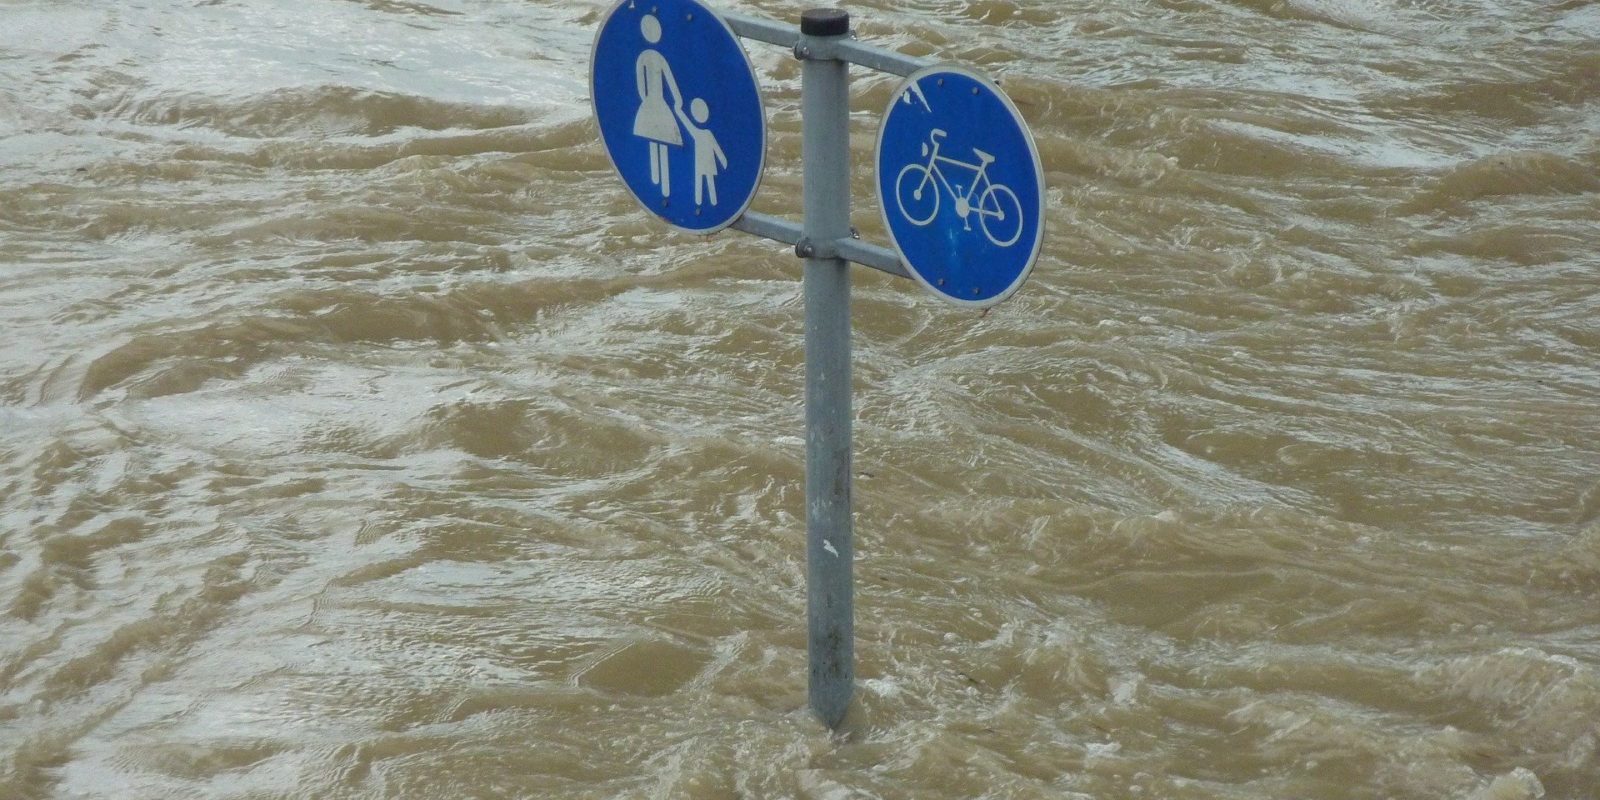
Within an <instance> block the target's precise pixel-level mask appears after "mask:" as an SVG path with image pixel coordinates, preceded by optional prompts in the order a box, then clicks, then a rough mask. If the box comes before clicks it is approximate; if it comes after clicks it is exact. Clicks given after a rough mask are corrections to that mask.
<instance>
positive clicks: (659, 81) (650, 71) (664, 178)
mask: <svg viewBox="0 0 1600 800" xmlns="http://www.w3.org/2000/svg"><path fill="white" fill-rule="evenodd" d="M639 32H640V33H641V34H643V35H644V40H645V41H646V42H649V43H650V44H660V42H661V20H658V19H656V17H655V15H654V14H646V15H644V18H643V19H641V20H639ZM633 71H634V77H635V83H636V84H637V86H638V90H639V113H638V114H635V115H634V118H633V135H634V136H638V137H641V138H643V139H646V140H648V141H649V142H650V182H651V183H654V184H655V185H657V186H659V187H661V196H662V197H670V196H671V195H672V178H671V170H670V169H669V166H670V164H671V160H670V159H669V158H668V157H667V148H668V147H669V146H670V147H682V146H683V133H682V131H680V130H679V129H678V119H679V118H680V117H681V116H682V115H683V93H682V92H679V91H678V81H677V80H676V79H674V78H673V77H672V67H671V66H669V65H668V64H667V59H666V57H665V56H663V55H661V53H660V51H658V50H654V49H651V48H646V49H645V50H644V51H642V52H640V53H639V59H638V60H637V61H635V62H634V68H633ZM669 89H670V90H671V91H672V103H671V105H668V103H667V90H669Z"/></svg>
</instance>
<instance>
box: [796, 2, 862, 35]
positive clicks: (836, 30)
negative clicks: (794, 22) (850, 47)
mask: <svg viewBox="0 0 1600 800" xmlns="http://www.w3.org/2000/svg"><path fill="white" fill-rule="evenodd" d="M800 32H801V33H803V34H805V35H807V36H843V35H845V34H847V33H849V32H850V12H848V11H845V10H844V9H842V8H813V9H811V10H810V11H806V12H804V13H802V14H801V15H800Z"/></svg>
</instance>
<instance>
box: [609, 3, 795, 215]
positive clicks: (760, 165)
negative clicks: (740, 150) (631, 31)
mask: <svg viewBox="0 0 1600 800" xmlns="http://www.w3.org/2000/svg"><path fill="white" fill-rule="evenodd" d="M632 2H637V0H617V3H616V5H613V6H612V7H611V10H610V11H607V12H606V15H605V18H604V19H602V20H600V27H598V28H596V29H595V32H594V44H593V45H591V46H590V47H589V109H590V111H591V112H592V113H593V114H594V119H595V128H596V133H599V134H600V149H602V150H604V151H605V153H606V161H607V162H609V163H610V164H611V171H612V172H615V173H616V174H617V177H618V178H619V179H622V170H621V169H619V168H618V167H617V162H616V159H613V158H612V157H611V148H610V147H607V146H606V137H605V132H604V131H600V130H599V127H600V125H599V122H600V106H599V104H598V103H597V102H596V100H595V93H594V58H595V53H596V52H598V51H599V50H600V34H602V33H604V32H605V30H606V25H608V24H610V23H611V18H612V17H613V16H615V15H616V13H617V10H618V9H620V8H622V7H623V6H625V5H628V4H629V3H632ZM681 2H684V3H687V4H689V5H693V6H695V7H696V8H698V9H699V11H698V12H696V13H703V14H707V15H709V16H710V17H711V18H712V19H714V20H716V21H717V24H718V25H721V26H722V30H723V31H725V32H726V33H727V34H728V37H729V38H731V39H733V46H734V47H736V48H738V50H739V55H741V56H744V67H745V69H746V70H748V71H749V73H750V82H751V83H752V84H754V85H755V87H756V104H757V105H758V106H759V107H760V109H761V153H760V155H759V157H758V159H757V162H756V182H755V185H754V186H752V187H750V196H749V197H746V198H745V199H744V202H743V203H741V204H740V205H739V210H738V212H736V213H735V214H734V215H733V216H732V217H729V218H728V220H727V221H726V222H723V223H721V224H719V225H717V226H715V227H712V228H685V227H683V226H682V225H679V224H677V223H675V222H673V221H672V220H669V219H667V218H666V217H663V216H661V215H660V214H658V213H656V210H655V208H653V207H652V206H651V205H650V203H649V202H647V201H646V200H645V199H644V198H643V197H640V196H639V193H638V192H635V191H634V190H633V187H632V186H631V185H629V184H628V181H627V180H626V179H623V180H622V187H623V188H624V189H627V190H628V194H630V195H632V196H633V199H634V200H635V201H636V202H637V203H638V204H639V205H640V206H642V207H643V208H644V210H645V211H647V212H649V213H650V216H652V217H655V218H656V219H658V220H661V221H662V222H665V223H667V225H669V226H671V227H673V228H675V229H677V230H680V231H683V232H684V233H692V234H695V235H698V236H710V235H711V234H713V233H717V232H719V231H722V230H726V229H727V228H728V226H730V225H732V224H733V223H735V222H738V221H739V220H740V219H742V218H743V217H744V215H745V212H746V211H749V210H750V204H751V203H752V202H755V199H756V194H757V193H758V192H760V191H761V181H762V179H763V178H765V177H766V174H767V99H766V97H764V96H762V94H761V81H759V80H757V79H756V68H755V65H754V64H752V63H751V62H750V53H749V52H748V51H746V50H745V49H744V41H743V40H742V39H740V38H739V35H738V34H736V33H734V32H733V28H732V27H729V25H728V21H727V20H725V19H723V18H722V15H721V14H718V13H717V12H715V11H713V10H711V8H710V7H709V6H706V5H705V4H704V3H701V2H699V0H681Z"/></svg>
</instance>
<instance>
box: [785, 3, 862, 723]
mask: <svg viewBox="0 0 1600 800" xmlns="http://www.w3.org/2000/svg"><path fill="white" fill-rule="evenodd" d="M849 32H850V15H849V14H847V13H845V12H844V11H842V10H839V9H814V10H811V11H807V12H805V13H804V14H802V15H801V17H800V39H799V42H798V43H797V44H796V45H795V55H796V56H797V57H799V58H801V59H803V60H804V61H805V63H804V64H803V65H802V66H801V72H800V94H801V125H802V136H801V148H802V150H801V152H802V158H803V160H804V172H805V177H804V192H805V196H804V209H805V220H804V231H803V234H804V238H803V239H802V240H801V242H800V244H799V245H798V246H797V250H798V252H799V253H800V255H802V256H805V257H806V262H805V278H804V286H805V305H806V310H805V327H806V574H807V581H806V614H807V618H808V627H809V639H808V642H807V645H808V649H809V656H810V658H809V660H810V666H811V670H810V683H809V694H810V700H811V708H812V710H813V711H815V712H816V713H817V715H818V716H820V717H821V718H822V721H823V722H825V723H827V725H828V726H829V727H838V725H839V723H840V722H841V721H842V720H843V719H844V715H845V711H846V710H847V709H848V708H849V706H850V696H851V694H852V693H853V692H854V690H855V597H854V586H853V580H854V577H853V569H852V564H851V560H852V556H853V553H854V542H853V541H852V540H853V532H852V530H851V518H850V482H851V478H852V475H851V469H850V450H851V444H850V426H851V416H852V412H851V404H850V270H849V265H848V264H847V263H846V262H845V261H844V259H842V258H839V257H838V252H837V248H836V247H834V246H833V243H834V242H836V241H838V240H840V239H847V238H849V236H850V124H849V123H850V93H849V82H850V78H849V72H848V69H849V65H848V64H846V63H845V62H844V61H841V60H839V59H837V58H833V57H831V53H829V56H830V57H826V58H820V57H816V56H818V55H820V54H822V53H825V52H828V51H827V46H828V45H829V44H831V43H832V42H835V41H839V40H841V39H842V38H843V37H845V36H846V35H847V34H848V33H849Z"/></svg>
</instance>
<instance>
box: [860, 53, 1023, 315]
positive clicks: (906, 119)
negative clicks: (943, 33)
mask: <svg viewBox="0 0 1600 800" xmlns="http://www.w3.org/2000/svg"><path fill="white" fill-rule="evenodd" d="M877 177H878V202H879V205H880V207H881V209H882V211H883V218H884V223H885V224H886V225H887V226H888V229H889V237H890V238H891V239H893V240H894V244H895V247H896V249H897V250H899V252H900V257H901V259H902V260H903V261H904V262H905V265H906V267H907V268H908V269H909V270H910V272H911V274H912V275H913V276H914V277H915V278H916V279H917V280H918V281H919V282H921V283H922V284H923V285H924V286H926V287H928V288H929V289H930V290H932V291H933V292H934V293H935V294H936V295H938V296H940V297H942V298H944V299H946V300H949V301H951V302H954V303H957V304H960V305H968V306H980V307H982V306H990V305H994V304H995V303H998V302H1000V301H1001V300H1004V299H1005V298H1007V297H1009V296H1010V295H1011V294H1012V293H1013V292H1015V291H1016V290H1017V289H1018V288H1019V287H1021V286H1022V282H1023V281H1024V280H1026V279H1027V277H1028V273H1029V272H1030V271H1031V270H1032V269H1033V263H1034V261H1036V260H1037V259H1038V257H1039V247H1040V244H1041V243H1042V242H1043V241H1044V216H1043V211H1044V170H1043V168H1042V167H1041V165H1040V161H1039V151H1038V149H1037V148H1036V147H1035V146H1034V144H1033V137H1032V136H1031V135H1030V134H1029V133H1028V126H1027V123H1025V122H1024V121H1023V119H1022V115H1021V114H1019V113H1017V109H1016V106H1014V105H1012V103H1011V100H1010V98H1007V97H1006V96H1005V94H1003V93H1002V92H1001V91H1000V88H999V87H998V86H995V85H994V83H992V82H991V81H989V79H987V78H985V77H983V76H982V75H979V74H977V73H974V72H972V71H970V70H966V69H963V68H960V67H953V66H936V67H929V68H926V69H922V70H919V71H917V72H915V73H912V75H911V76H910V77H908V78H906V80H905V82H904V83H903V84H901V85H900V87H899V89H897V90H896V91H895V93H894V95H893V96H892V97H891V99H890V101H889V108H888V110H887V111H886V112H884V116H883V123H882V126H881V127H880V128H879V129H878V148H877Z"/></svg>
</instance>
